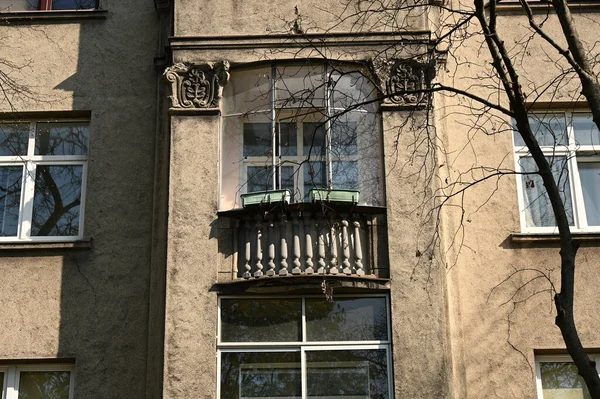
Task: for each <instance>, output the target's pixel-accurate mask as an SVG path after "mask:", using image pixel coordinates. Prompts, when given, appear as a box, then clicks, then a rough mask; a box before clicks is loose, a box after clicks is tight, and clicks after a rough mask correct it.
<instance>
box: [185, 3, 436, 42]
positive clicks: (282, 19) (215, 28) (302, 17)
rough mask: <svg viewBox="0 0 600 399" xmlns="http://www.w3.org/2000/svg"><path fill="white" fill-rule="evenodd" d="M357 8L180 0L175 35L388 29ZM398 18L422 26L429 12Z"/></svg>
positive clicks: (417, 27)
mask: <svg viewBox="0 0 600 399" xmlns="http://www.w3.org/2000/svg"><path fill="white" fill-rule="evenodd" d="M360 7H361V9H362V10H364V9H365V8H363V7H369V5H367V4H366V3H362V4H361V5H360ZM357 10H358V8H357V5H356V3H354V2H352V1H337V0H325V1H318V0H307V1H304V2H302V3H301V4H300V3H298V4H296V3H292V2H289V1H287V0H275V1H273V2H270V3H268V4H265V3H264V2H261V1H257V0H225V1H220V2H219V3H218V4H213V3H211V2H207V1H194V0H177V1H176V2H175V35H176V36H221V35H223V36H227V35H235V36H245V35H252V36H255V35H271V34H277V33H280V34H289V33H296V34H300V35H302V34H304V33H308V34H310V33H323V32H327V33H331V32H351V31H356V32H359V31H361V30H362V26H363V25H364V24H369V25H371V24H373V25H376V26H375V28H374V29H373V30H377V31H386V30H389V29H388V27H386V26H384V24H379V23H373V22H372V18H371V17H367V18H368V19H357V18H356V14H357V13H356V11H357ZM371 16H372V15H371ZM397 18H398V20H399V21H402V23H403V24H405V25H404V26H410V27H411V30H413V29H414V30H422V29H423V28H424V27H426V24H427V19H426V15H425V14H424V13H423V12H422V10H420V9H417V10H413V11H404V10H403V11H400V12H399V13H398V15H397ZM294 25H295V26H296V28H295V29H294ZM298 28H299V29H298Z"/></svg>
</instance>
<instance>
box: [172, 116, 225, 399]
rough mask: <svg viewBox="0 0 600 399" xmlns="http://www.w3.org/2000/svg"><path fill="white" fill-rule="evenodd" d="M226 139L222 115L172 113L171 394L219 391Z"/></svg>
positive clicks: (208, 395)
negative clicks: (219, 214) (220, 205)
mask: <svg viewBox="0 0 600 399" xmlns="http://www.w3.org/2000/svg"><path fill="white" fill-rule="evenodd" d="M218 142H219V117H218V116H200V115H192V116H179V115H172V116H171V168H170V184H169V187H170V190H169V191H170V196H169V233H168V243H167V245H168V246H167V301H166V327H165V373H164V397H165V398H182V399H183V398H207V399H208V398H214V397H215V395H216V393H215V388H216V381H215V378H216V375H217V369H216V358H215V353H216V346H215V342H216V341H215V337H216V334H217V296H216V294H215V293H214V292H211V288H212V286H213V284H215V283H216V282H217V258H218V239H217V237H214V235H213V226H214V224H215V219H216V211H217V192H218V185H217V184H218V159H219V158H218V154H219V149H218ZM221 239H225V240H227V239H229V237H222V238H221Z"/></svg>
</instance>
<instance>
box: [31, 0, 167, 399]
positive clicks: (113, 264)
mask: <svg viewBox="0 0 600 399" xmlns="http://www.w3.org/2000/svg"><path fill="white" fill-rule="evenodd" d="M101 6H102V7H103V8H105V9H107V10H108V13H107V17H106V19H100V20H88V19H82V20H80V21H77V22H75V23H74V25H76V28H78V29H79V49H78V51H79V53H78V55H77V72H76V73H75V74H73V75H72V76H70V77H69V78H68V79H66V80H64V81H63V82H61V83H60V84H59V85H57V86H56V87H55V89H57V90H63V91H65V92H70V93H72V94H73V104H72V110H73V111H79V110H82V111H90V112H91V118H90V137H89V152H88V172H87V190H86V195H85V220H84V223H85V229H84V238H86V239H89V238H92V237H93V243H94V246H93V249H84V250H71V251H68V250H67V251H65V252H62V254H63V270H62V286H61V298H60V332H59V348H58V357H59V358H74V359H75V360H76V383H75V387H76V389H75V397H97V398H110V397H115V392H127V397H130V398H145V397H147V393H146V378H145V377H144V376H146V371H147V370H146V368H147V356H148V325H149V320H148V314H149V295H150V293H149V290H150V288H149V287H150V273H151V261H152V256H151V250H152V209H153V208H152V207H153V173H154V136H155V121H156V73H155V71H154V64H153V58H154V56H155V49H156V43H157V32H158V23H157V20H158V17H157V14H156V11H155V9H154V5H153V3H152V2H149V1H145V0H132V1H128V2H121V1H109V0H106V1H103V2H101ZM63 23H64V24H67V23H69V24H71V23H73V22H66V21H65V22H59V23H57V24H56V25H60V24H63ZM39 28H40V29H42V30H43V29H44V26H43V25H41V26H40V27H39ZM74 28H75V27H74ZM48 30H49V31H50V32H53V31H54V30H53V28H52V27H50V28H48ZM61 32H63V33H64V31H61ZM67 34H68V33H67ZM69 56H71V55H69V54H65V57H69ZM118 396H120V395H118Z"/></svg>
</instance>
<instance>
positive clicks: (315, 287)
mask: <svg viewBox="0 0 600 399" xmlns="http://www.w3.org/2000/svg"><path fill="white" fill-rule="evenodd" d="M324 280H326V281H327V283H328V285H329V286H330V287H331V288H333V289H334V290H335V293H336V294H342V293H344V294H348V293H354V294H356V293H360V292H387V291H389V289H390V279H388V278H378V277H375V276H345V275H343V274H339V275H332V274H314V275H311V276H306V275H304V276H292V275H289V276H283V277H281V276H277V277H269V278H259V279H251V280H234V281H231V282H227V283H217V284H215V285H214V286H213V290H214V291H216V292H218V293H219V294H221V295H239V294H279V293H285V294H286V295H292V294H314V293H321V292H322V290H323V281H324Z"/></svg>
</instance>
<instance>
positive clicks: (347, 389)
mask: <svg viewBox="0 0 600 399" xmlns="http://www.w3.org/2000/svg"><path fill="white" fill-rule="evenodd" d="M306 368H307V370H306V380H307V389H306V391H307V397H309V398H329V397H331V398H334V397H335V398H361V399H362V398H364V399H385V398H388V397H389V386H388V372H387V369H388V368H387V354H386V351H385V350H384V349H371V350H332V351H315V352H313V351H307V352H306Z"/></svg>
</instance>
